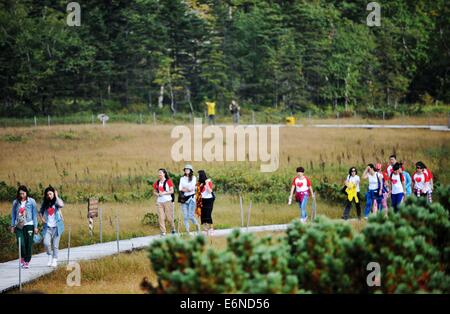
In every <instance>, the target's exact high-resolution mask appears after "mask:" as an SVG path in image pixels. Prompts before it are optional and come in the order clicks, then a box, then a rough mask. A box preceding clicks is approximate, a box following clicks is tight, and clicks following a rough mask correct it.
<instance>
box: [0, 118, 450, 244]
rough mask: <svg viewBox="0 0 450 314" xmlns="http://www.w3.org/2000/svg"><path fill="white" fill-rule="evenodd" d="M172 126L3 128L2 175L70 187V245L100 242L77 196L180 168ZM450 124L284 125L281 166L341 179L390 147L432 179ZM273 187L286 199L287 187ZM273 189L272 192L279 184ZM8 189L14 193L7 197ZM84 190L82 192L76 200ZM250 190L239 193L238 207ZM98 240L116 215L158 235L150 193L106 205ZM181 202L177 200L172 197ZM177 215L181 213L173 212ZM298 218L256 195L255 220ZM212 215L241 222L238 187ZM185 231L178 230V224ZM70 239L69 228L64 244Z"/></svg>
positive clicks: (130, 231)
mask: <svg viewBox="0 0 450 314" xmlns="http://www.w3.org/2000/svg"><path fill="white" fill-rule="evenodd" d="M171 130H172V127H171V126H158V127H153V126H149V125H132V124H109V125H106V126H105V127H101V126H93V125H69V126H51V127H37V128H3V129H0V181H5V182H6V183H8V184H10V185H16V184H17V182H20V183H22V184H26V185H27V186H29V187H31V189H32V190H34V191H40V190H41V188H42V187H45V186H47V185H48V184H52V185H53V186H55V187H57V188H58V189H59V190H60V194H61V195H62V196H63V197H64V195H70V196H71V198H70V199H69V201H68V202H67V204H66V208H65V209H64V214H65V218H66V225H70V226H71V229H72V245H74V246H75V245H81V244H86V243H92V242H96V241H98V220H97V221H96V222H95V234H94V238H93V239H91V238H90V237H89V236H88V228H87V220H86V203H84V202H77V201H74V200H77V198H76V195H82V196H85V195H89V194H94V193H95V194H97V195H104V194H105V195H111V194H114V193H116V192H120V193H123V194H126V193H128V194H133V193H134V192H135V191H140V192H143V191H145V190H149V185H148V183H146V182H145V180H143V179H142V178H146V179H149V180H154V179H156V172H157V169H158V168H159V167H166V168H168V169H169V171H171V172H173V173H180V172H181V169H182V168H183V165H184V162H173V161H172V159H171V156H170V150H171V146H172V144H173V143H174V142H175V139H172V138H171V137H170V133H171ZM449 139H450V133H448V132H433V131H428V130H393V129H383V130H381V129H380V130H369V129H356V130H355V129H317V128H309V127H306V128H282V129H280V167H279V169H278V170H277V173H276V174H277V175H279V174H280V173H281V174H282V175H283V176H285V177H286V180H288V181H290V180H291V178H292V177H293V176H295V168H296V167H297V166H299V165H303V166H304V167H305V168H306V169H307V170H306V171H307V175H308V176H309V177H310V178H312V179H316V180H321V179H323V178H324V177H326V178H327V180H328V181H329V182H336V183H337V184H340V183H341V182H342V181H343V178H345V176H346V172H347V169H348V167H350V166H352V165H357V166H360V170H361V171H362V167H361V165H365V164H367V163H369V162H374V163H375V162H384V161H386V160H387V158H388V156H389V154H391V153H392V152H396V153H397V155H398V156H399V159H402V160H406V161H408V166H409V168H411V167H412V163H413V162H414V161H417V160H423V161H424V162H425V163H426V164H427V165H428V166H429V167H430V168H431V169H432V170H433V173H434V174H435V177H436V178H437V179H436V181H441V182H443V183H448V182H449V171H448V169H449V162H448V151H449ZM193 166H194V168H195V169H196V170H198V169H201V168H203V169H206V171H207V173H209V174H211V176H212V178H213V181H214V176H215V175H216V174H221V175H226V176H228V175H230V176H231V175H233V173H239V174H240V176H242V177H243V178H245V179H246V180H251V179H252V177H254V176H256V175H258V176H268V177H270V176H273V175H274V173H265V174H261V173H260V172H259V164H258V163H257V162H248V161H245V162H212V163H208V162H193ZM267 188H272V189H273V188H275V189H277V188H278V189H280V191H279V193H281V194H285V195H286V200H287V197H288V191H287V190H284V188H279V187H270V186H268V187H267ZM277 193H278V192H277ZM11 197H13V195H11ZM81 198H82V197H80V199H81ZM248 203H249V196H248V195H247V196H245V199H244V209H246V208H247V207H248ZM10 206H11V205H10V203H9V202H0V212H1V213H3V214H5V213H9V212H10ZM317 207H318V213H319V214H323V215H326V216H329V217H330V218H339V217H340V216H341V214H342V204H329V203H327V202H324V201H323V200H321V199H320V197H319V198H318V199H317ZM102 208H103V210H104V211H103V218H104V223H103V227H104V233H103V239H104V241H108V240H112V239H114V238H115V229H114V228H115V215H116V214H117V215H119V218H120V236H121V238H129V237H134V236H141V235H146V234H155V233H157V232H158V230H157V228H155V227H152V226H147V225H143V224H142V223H141V220H142V218H143V216H144V215H145V213H147V212H156V210H155V204H154V199H153V198H152V199H142V198H140V199H136V200H131V201H126V202H119V201H114V199H111V198H110V199H109V201H107V202H104V203H102ZM177 208H178V204H177ZM176 216H180V218H181V215H180V211H179V210H177V214H176ZM296 217H298V208H297V206H295V205H292V206H290V207H289V206H287V204H264V203H254V204H253V207H252V210H251V221H250V224H251V225H261V224H278V223H287V222H289V221H291V220H292V219H294V218H296ZM213 218H214V220H215V224H216V227H217V228H229V227H236V226H239V225H240V224H241V219H240V206H239V198H238V195H236V194H221V193H220V191H219V193H218V199H217V202H216V204H215V208H214V212H213ZM180 229H181V231H184V228H183V226H182V224H181V226H180ZM66 243H67V233H65V235H64V236H63V239H62V242H61V247H65V246H66Z"/></svg>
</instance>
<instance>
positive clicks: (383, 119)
mask: <svg viewBox="0 0 450 314" xmlns="http://www.w3.org/2000/svg"><path fill="white" fill-rule="evenodd" d="M383 121H384V110H383Z"/></svg>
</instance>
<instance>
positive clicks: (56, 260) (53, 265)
mask: <svg viewBox="0 0 450 314" xmlns="http://www.w3.org/2000/svg"><path fill="white" fill-rule="evenodd" d="M56 266H58V259H57V258H54V259H53V261H52V267H56Z"/></svg>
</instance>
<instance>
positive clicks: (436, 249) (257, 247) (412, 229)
mask: <svg viewBox="0 0 450 314" xmlns="http://www.w3.org/2000/svg"><path fill="white" fill-rule="evenodd" d="M448 191H449V187H446V188H445V190H442V191H440V192H438V194H443V195H444V196H439V197H440V198H447V200H448V195H449V193H448ZM149 253H150V254H149V257H150V260H151V262H152V266H153V269H154V270H155V272H156V274H157V276H158V284H157V286H156V287H150V288H149V290H150V291H151V292H157V293H206V292H210V293H236V292H242V293H298V292H304V291H309V292H313V293H379V292H382V293H415V292H433V293H436V292H437V293H448V292H449V291H450V268H449V266H448V265H450V263H449V262H450V261H449V258H450V220H449V213H448V208H444V207H443V206H442V204H439V203H433V204H429V203H427V202H426V200H423V199H417V198H409V199H407V200H406V202H405V203H404V204H402V206H401V207H400V211H399V213H398V214H395V213H392V212H391V213H390V214H389V216H388V217H387V218H386V217H384V216H383V215H382V214H378V215H375V216H371V217H370V218H369V221H368V223H367V226H366V227H365V228H364V229H363V231H362V232H361V233H359V234H358V233H356V232H355V231H354V230H353V229H352V227H351V226H350V225H348V224H345V223H342V222H333V221H331V220H329V219H326V218H322V217H318V218H317V219H316V221H315V222H314V223H313V224H307V225H305V224H302V223H301V222H300V221H298V220H296V221H294V222H293V223H292V224H290V225H289V227H288V230H287V235H286V237H284V238H282V239H279V240H278V241H273V240H272V239H271V237H264V238H262V239H260V240H255V236H254V235H253V234H249V233H241V232H239V231H238V230H235V231H233V233H232V234H231V235H230V236H229V237H228V245H227V248H226V249H225V251H223V252H216V251H214V250H212V249H206V248H205V239H204V238H203V237H197V238H195V239H194V240H190V241H183V240H181V239H180V238H177V237H169V238H167V239H164V240H158V241H156V242H154V243H152V244H151V245H150V248H149ZM371 262H376V263H378V264H379V265H380V267H381V270H380V271H381V277H380V286H374V287H369V286H368V284H367V282H366V279H367V276H368V274H369V270H367V269H366V267H367V265H368V264H369V263H371Z"/></svg>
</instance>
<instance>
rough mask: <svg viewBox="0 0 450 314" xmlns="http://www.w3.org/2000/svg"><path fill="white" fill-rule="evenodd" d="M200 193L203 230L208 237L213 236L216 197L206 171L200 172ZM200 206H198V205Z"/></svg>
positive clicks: (198, 185)
mask: <svg viewBox="0 0 450 314" xmlns="http://www.w3.org/2000/svg"><path fill="white" fill-rule="evenodd" d="M197 187H198V191H199V193H200V196H201V197H198V198H197V199H200V200H201V205H200V208H201V215H200V217H201V223H202V225H203V230H204V232H205V234H206V235H213V234H214V228H213V220H212V211H213V207H214V200H215V198H216V197H215V195H214V192H213V183H212V181H211V179H209V178H208V177H207V176H206V172H205V171H204V170H199V171H198V183H197ZM197 206H198V205H197Z"/></svg>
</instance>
